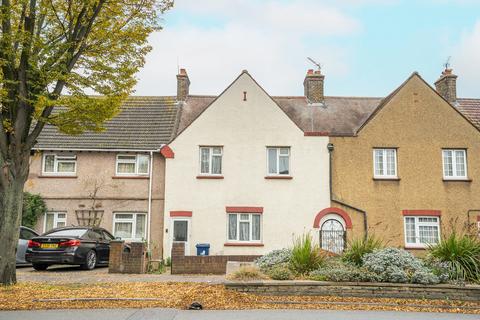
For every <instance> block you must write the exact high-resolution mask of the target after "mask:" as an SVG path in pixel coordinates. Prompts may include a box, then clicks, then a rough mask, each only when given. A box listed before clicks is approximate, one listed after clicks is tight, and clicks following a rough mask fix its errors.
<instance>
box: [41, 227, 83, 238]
mask: <svg viewBox="0 0 480 320" xmlns="http://www.w3.org/2000/svg"><path fill="white" fill-rule="evenodd" d="M87 230H88V229H63V230H57V231H51V232H47V233H45V234H44V235H45V236H46V235H48V236H53V237H63V236H66V237H81V236H83V235H84V234H85V232H87Z"/></svg>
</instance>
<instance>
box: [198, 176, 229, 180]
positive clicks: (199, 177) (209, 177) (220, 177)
mask: <svg viewBox="0 0 480 320" xmlns="http://www.w3.org/2000/svg"><path fill="white" fill-rule="evenodd" d="M197 179H214V180H215V179H217V180H218V179H224V177H223V176H197Z"/></svg>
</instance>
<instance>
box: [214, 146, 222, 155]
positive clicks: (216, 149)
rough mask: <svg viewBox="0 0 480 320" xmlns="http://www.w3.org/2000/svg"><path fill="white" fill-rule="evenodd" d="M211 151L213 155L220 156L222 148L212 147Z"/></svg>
mask: <svg viewBox="0 0 480 320" xmlns="http://www.w3.org/2000/svg"><path fill="white" fill-rule="evenodd" d="M212 149H213V154H217V155H220V154H222V148H221V147H214V148H212Z"/></svg>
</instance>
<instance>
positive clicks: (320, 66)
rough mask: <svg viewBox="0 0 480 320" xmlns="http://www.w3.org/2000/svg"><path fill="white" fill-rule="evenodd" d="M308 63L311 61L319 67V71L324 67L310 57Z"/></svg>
mask: <svg viewBox="0 0 480 320" xmlns="http://www.w3.org/2000/svg"><path fill="white" fill-rule="evenodd" d="M307 59H308V61H310V62H311V63H313V64H314V65H316V66H317V68H318V71H320V70H321V69H322V65H321V64H320V63H318V62H317V61H315V60H313V59H312V58H310V57H307Z"/></svg>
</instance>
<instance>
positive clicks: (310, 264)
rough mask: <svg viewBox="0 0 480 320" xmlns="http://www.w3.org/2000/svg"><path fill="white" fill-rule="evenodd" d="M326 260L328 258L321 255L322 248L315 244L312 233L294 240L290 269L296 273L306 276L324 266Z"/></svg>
mask: <svg viewBox="0 0 480 320" xmlns="http://www.w3.org/2000/svg"><path fill="white" fill-rule="evenodd" d="M325 260H326V256H325V255H323V254H322V253H321V251H320V247H319V246H318V245H317V244H314V242H313V239H312V236H311V235H310V233H306V234H303V235H302V236H299V237H296V238H295V239H294V242H293V248H292V254H291V257H290V269H291V270H292V271H293V272H294V273H296V274H299V275H306V274H308V273H309V272H310V271H312V270H315V269H318V268H319V267H320V266H322V265H323V264H324V263H325Z"/></svg>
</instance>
